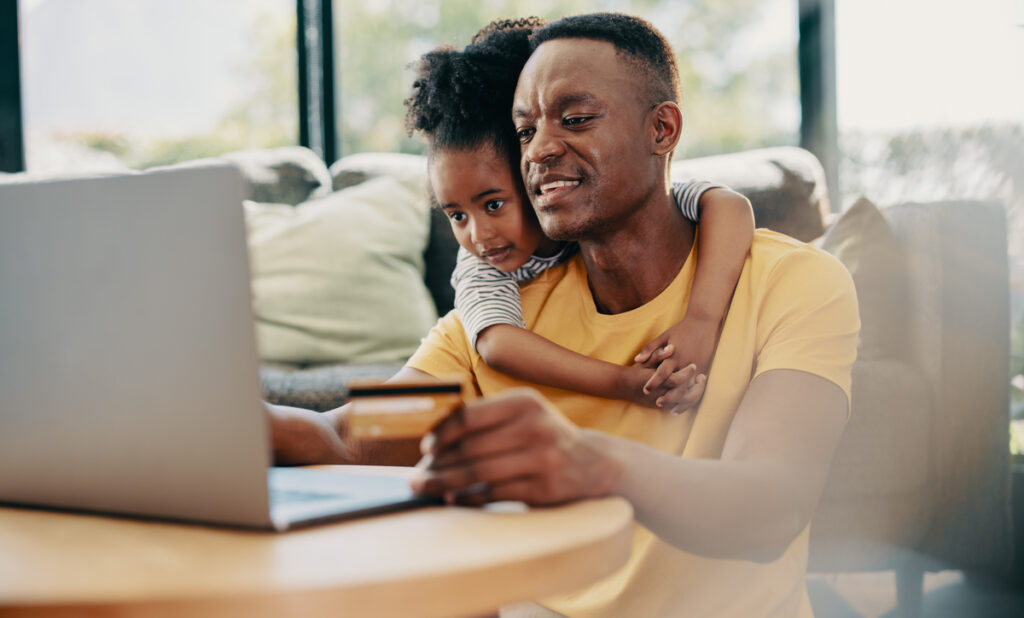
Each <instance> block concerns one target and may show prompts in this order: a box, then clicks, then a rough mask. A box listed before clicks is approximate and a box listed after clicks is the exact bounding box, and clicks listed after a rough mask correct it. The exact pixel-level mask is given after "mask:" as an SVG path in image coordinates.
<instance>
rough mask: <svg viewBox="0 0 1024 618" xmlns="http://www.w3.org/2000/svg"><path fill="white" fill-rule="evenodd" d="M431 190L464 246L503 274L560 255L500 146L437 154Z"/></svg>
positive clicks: (434, 155) (432, 172) (433, 162)
mask: <svg viewBox="0 0 1024 618" xmlns="http://www.w3.org/2000/svg"><path fill="white" fill-rule="evenodd" d="M430 184H431V186H432V187H433V189H434V195H435V197H436V198H437V203H438V204H440V205H441V208H442V210H444V214H445V215H447V216H448V220H449V222H450V223H451V224H452V231H453V232H455V238H456V239H457V240H458V241H459V244H460V245H462V247H463V248H464V249H466V251H469V252H470V253H472V254H473V255H475V256H476V257H478V258H480V259H482V260H484V261H485V262H488V263H489V264H491V265H493V266H494V267H495V268H497V269H498V270H500V271H502V272H506V273H508V272H512V271H514V270H516V269H517V268H519V267H520V266H522V265H523V264H524V263H525V262H526V260H527V259H529V257H530V256H531V255H532V254H534V253H537V252H538V251H539V252H540V253H542V254H547V253H549V252H550V253H553V252H554V250H556V249H557V243H555V242H554V241H552V240H551V239H549V238H547V237H546V236H544V234H543V232H541V229H540V225H539V224H538V223H537V217H536V215H535V214H534V212H533V208H532V207H531V206H530V204H529V202H527V200H526V195H525V193H524V192H523V183H522V180H521V179H520V177H519V172H518V170H517V169H516V168H515V167H513V165H512V163H511V162H510V161H509V160H508V157H507V156H503V155H500V154H498V151H497V149H496V148H495V147H494V146H492V145H490V144H485V145H482V146H479V147H477V148H468V149H457V150H452V149H448V150H436V151H434V152H433V153H432V154H431V156H430Z"/></svg>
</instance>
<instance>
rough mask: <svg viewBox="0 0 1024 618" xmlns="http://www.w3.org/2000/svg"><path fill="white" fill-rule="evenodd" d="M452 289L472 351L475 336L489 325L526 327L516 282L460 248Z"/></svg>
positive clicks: (453, 274)
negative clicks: (453, 289)
mask: <svg viewBox="0 0 1024 618" xmlns="http://www.w3.org/2000/svg"><path fill="white" fill-rule="evenodd" d="M452 287H454V288H455V309H456V311H458V312H459V319H460V320H461V321H462V325H463V328H465V329H466V335H467V336H468V337H469V343H470V345H471V346H473V349H474V350H475V349H476V338H477V336H478V335H479V334H480V333H481V332H483V330H484V329H485V328H487V327H488V326H494V325H495V324H509V325H511V326H518V327H519V328H526V324H525V323H524V322H523V301H522V299H521V298H520V296H519V284H518V283H516V280H515V279H514V278H513V277H512V276H511V275H509V274H506V273H503V272H501V271H500V270H498V269H497V268H495V267H493V266H491V265H490V264H487V263H486V262H484V261H482V260H480V259H477V258H476V257H474V256H473V255H472V254H471V253H469V252H468V251H466V250H465V249H463V248H461V247H460V248H459V257H458V260H457V261H456V263H455V271H454V272H452Z"/></svg>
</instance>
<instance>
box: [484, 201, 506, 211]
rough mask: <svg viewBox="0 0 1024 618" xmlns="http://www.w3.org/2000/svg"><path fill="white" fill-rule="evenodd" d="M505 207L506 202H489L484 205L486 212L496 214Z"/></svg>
mask: <svg viewBox="0 0 1024 618" xmlns="http://www.w3.org/2000/svg"><path fill="white" fill-rule="evenodd" d="M504 205H505V200H489V201H488V202H487V203H486V204H484V210H486V211H487V212H494V211H496V210H498V209H499V208H501V207H502V206H504Z"/></svg>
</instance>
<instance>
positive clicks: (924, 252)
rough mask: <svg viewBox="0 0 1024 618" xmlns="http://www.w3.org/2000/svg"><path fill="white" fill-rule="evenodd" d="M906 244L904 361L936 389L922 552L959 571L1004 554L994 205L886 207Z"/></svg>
mask: <svg viewBox="0 0 1024 618" xmlns="http://www.w3.org/2000/svg"><path fill="white" fill-rule="evenodd" d="M884 211H885V214H886V218H887V219H888V221H889V223H890V225H891V227H892V230H893V233H894V234H895V236H896V238H897V240H898V241H899V242H900V243H901V245H902V246H903V248H904V249H905V253H904V254H905V256H906V261H907V264H906V267H907V282H908V287H907V294H908V307H909V315H910V320H909V333H908V338H907V345H906V350H905V360H906V361H907V362H909V363H910V364H911V365H912V366H914V367H916V368H917V369H918V370H919V371H920V372H921V374H922V376H923V377H924V379H925V381H926V382H927V383H928V386H929V390H930V392H931V393H932V407H931V424H930V436H929V462H928V465H929V478H930V484H931V494H932V503H933V505H934V516H933V519H932V522H933V523H932V526H931V528H930V530H929V532H928V533H927V534H926V536H925V539H924V541H923V544H922V549H924V550H925V551H926V553H928V554H930V555H932V556H935V557H936V558H939V559H941V560H947V561H949V562H951V563H953V564H956V565H958V566H960V567H962V568H971V567H979V568H980V567H987V568H1003V567H1006V566H1007V565H1008V564H1009V561H1010V547H1011V544H1012V538H1011V537H1012V535H1011V529H1010V512H1009V492H1008V489H1009V478H1010V463H1009V448H1008V444H1009V386H1008V384H1007V381H1008V376H1009V365H1008V363H1009V341H1010V337H1009V331H1010V328H1009V323H1010V319H1009V271H1008V258H1007V244H1006V243H1007V241H1006V238H1007V237H1006V217H1005V212H1004V211H1003V209H1002V207H1001V206H1000V205H999V204H995V203H988V202H968V201H960V202H952V201H951V202H941V203H930V204H905V205H900V206H895V207H889V208H886V209H884Z"/></svg>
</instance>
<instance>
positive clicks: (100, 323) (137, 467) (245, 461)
mask: <svg viewBox="0 0 1024 618" xmlns="http://www.w3.org/2000/svg"><path fill="white" fill-rule="evenodd" d="M242 191H243V180H242V177H241V175H240V173H239V172H238V171H237V170H236V169H235V168H234V167H232V166H230V165H228V164H224V163H218V162H206V163H200V164H196V165H193V166H188V167H183V168H167V169H163V170H155V171H150V172H145V173H136V174H124V175H116V176H103V177H92V178H77V179H66V180H48V181H31V180H16V181H14V182H11V181H5V182H0V502H4V503H13V504H23V505H35V506H43V507H57V508H66V509H74V510H88V511H97V512H105V513H116V514H124V515H132V516H144V517H156V518H170V519H178V520H188V521H195V522H205V523H210V524H225V525H234V526H243V527H254V528H264V529H268V530H285V529H288V528H290V527H294V526H297V525H300V524H308V523H314V522H320V521H326V520H333V519H340V518H345V517H352V516H359V515H365V514H370V513H377V512H382V511H390V510H395V509H401V508H409V507H413V506H417V505H421V504H425V503H427V502H428V500H427V499H426V498H421V497H417V496H414V495H413V494H412V492H411V491H410V490H409V488H408V485H407V484H406V482H405V481H404V480H403V479H397V478H389V477H379V476H366V475H363V476H360V475H355V474H334V473H332V472H328V471H320V470H304V469H286V468H273V467H270V463H271V462H270V459H271V455H270V452H271V449H270V439H269V435H268V425H267V420H266V414H265V409H264V407H263V404H262V403H261V401H260V397H259V379H258V361H257V354H256V347H255V340H254V331H253V316H252V308H251V307H252V305H251V297H250V289H249V266H248V259H247V250H246V238H245V224H244V220H243V210H242V207H241V203H242Z"/></svg>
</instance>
